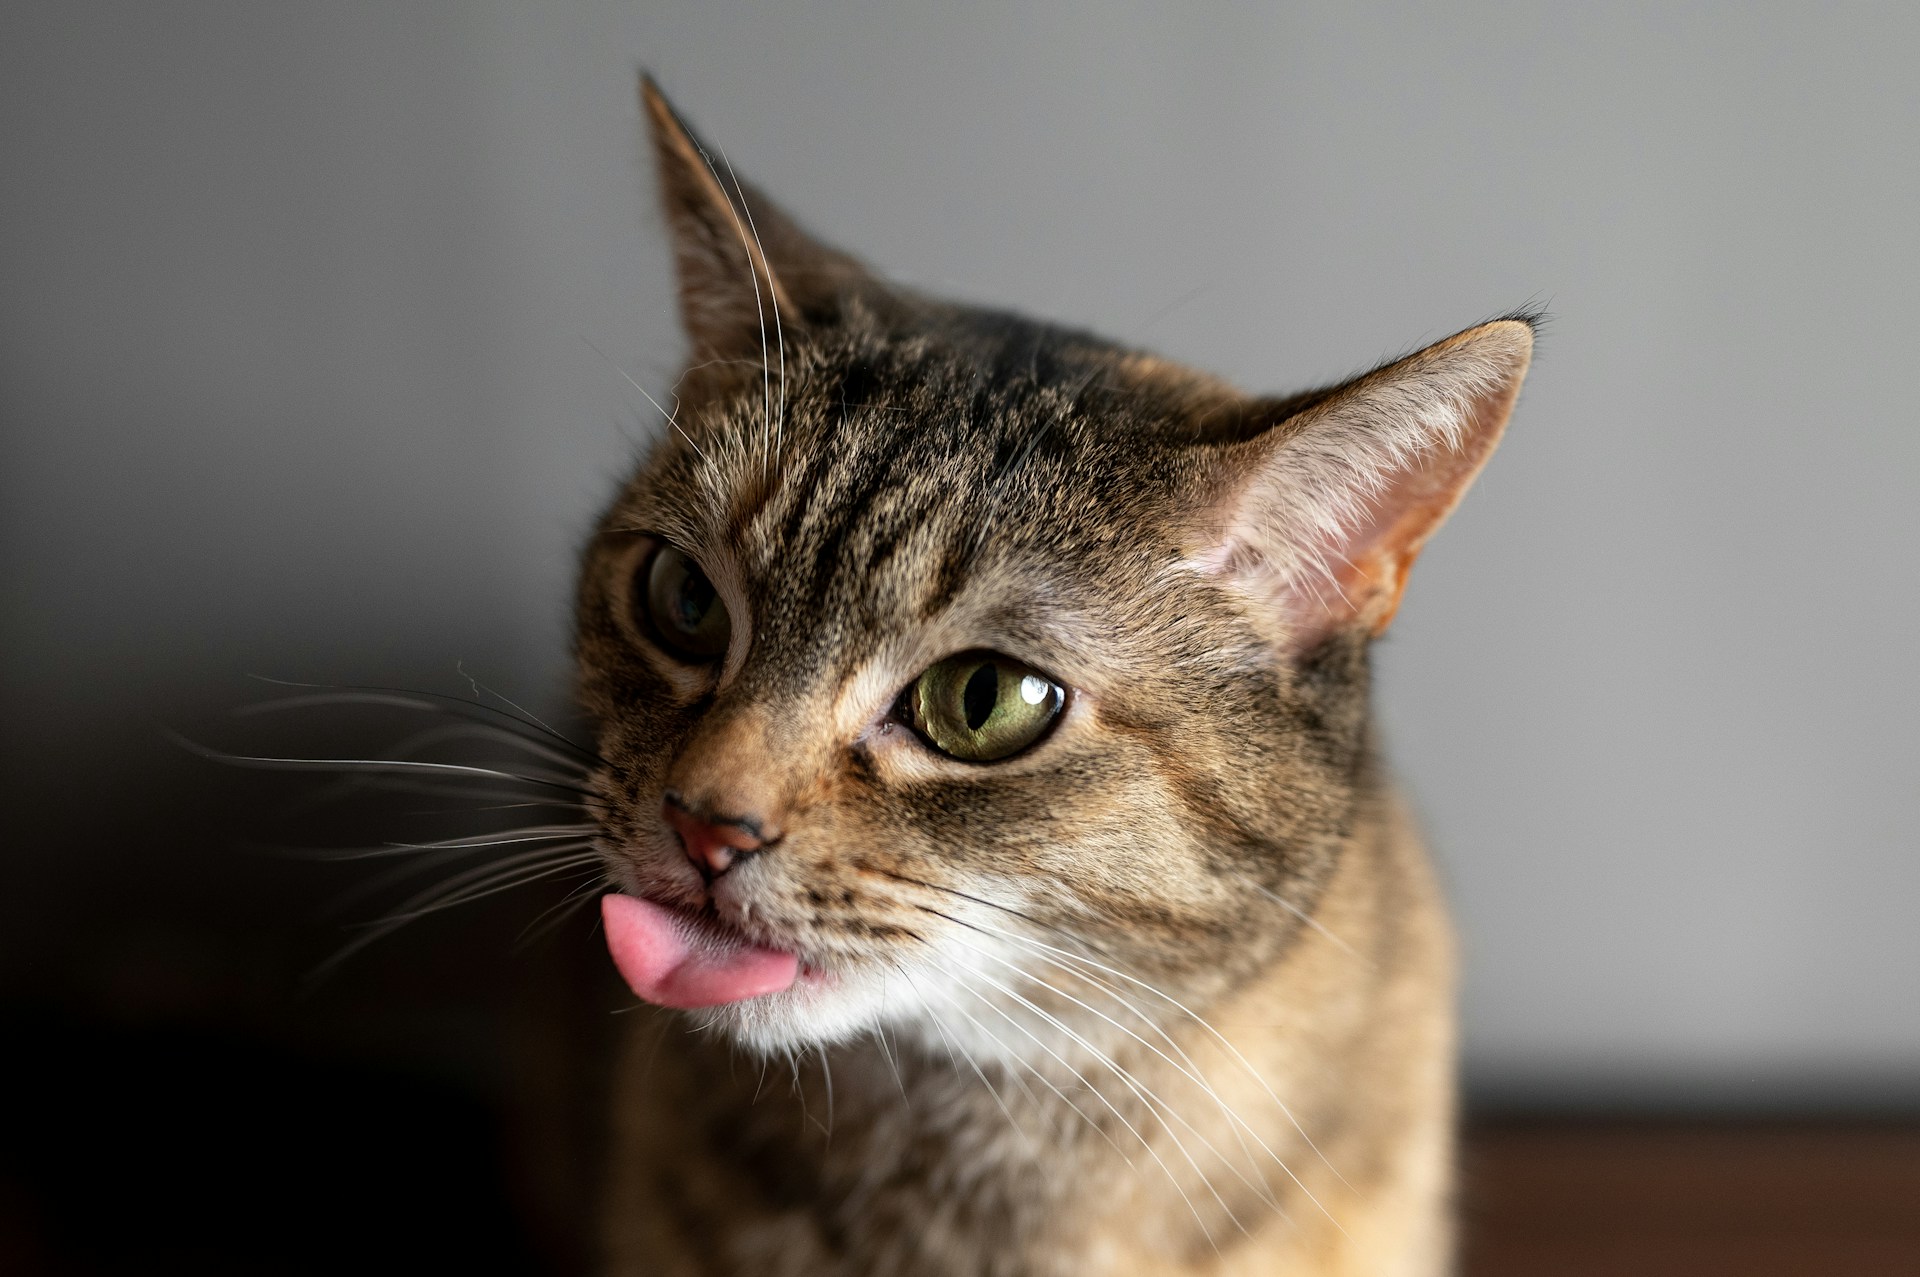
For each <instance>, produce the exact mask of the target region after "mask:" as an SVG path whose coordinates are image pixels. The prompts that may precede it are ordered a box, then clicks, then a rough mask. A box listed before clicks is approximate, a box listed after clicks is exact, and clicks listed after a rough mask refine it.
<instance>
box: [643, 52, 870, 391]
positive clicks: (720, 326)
mask: <svg viewBox="0 0 1920 1277" xmlns="http://www.w3.org/2000/svg"><path fill="white" fill-rule="evenodd" d="M640 104H641V107H642V109H643V110H644V111H645V112H646V115H647V122H648V125H649V129H650V131H651V133H652V136H653V151H654V161H655V166H656V168H657V170H658V174H659V181H660V201H661V205H662V207H663V209H664V210H665V212H666V215H667V227H668V230H669V231H670V232H671V234H672V237H673V258H674V267H675V271H676V273H677V274H678V276H679V282H680V316H681V320H682V322H683V323H684V324H685V326H686V330H687V338H688V340H689V341H690V342H691V343H692V348H693V356H694V358H695V359H696V360H699V359H751V360H759V359H762V358H764V357H765V355H766V353H767V352H768V351H769V350H770V349H771V347H772V345H773V344H774V343H775V341H776V340H777V339H778V335H779V333H780V332H781V331H783V330H792V329H795V328H799V327H802V326H804V325H806V324H808V323H812V322H819V321H822V320H824V319H827V318H830V316H831V315H832V314H833V313H834V312H835V311H836V310H837V309H838V307H839V304H840V302H841V300H842V299H843V298H844V296H845V295H846V294H848V293H849V292H851V291H853V290H855V289H857V288H859V287H860V286H861V285H862V284H863V283H865V282H866V281H868V280H869V279H870V276H868V274H867V272H866V270H865V268H863V267H862V266H861V265H860V264H859V263H858V262H856V261H855V260H854V259H853V258H851V257H849V256H847V255H846V254H845V253H842V252H840V251H839V250H837V249H833V248H830V247H828V246H826V245H825V244H822V243H820V242H819V241H818V240H816V239H814V238H813V237H812V236H811V235H809V234H807V233H806V232H805V231H803V230H802V229H800V227H799V225H798V224H797V223H795V222H794V220H793V219H792V218H791V217H789V216H787V215H786V214H785V213H784V212H782V211H781V210H780V209H779V208H778V207H777V206H776V205H775V204H774V203H773V202H772V201H771V200H769V199H767V197H766V196H764V195H762V194H761V193H760V192H759V191H757V190H756V189H754V188H753V187H752V186H751V185H749V184H747V183H745V182H742V181H740V180H739V179H738V178H737V177H736V176H735V175H734V173H733V169H732V166H731V165H730V164H728V163H727V161H726V159H725V157H724V156H722V155H720V154H718V153H716V152H714V151H712V150H710V149H709V148H708V147H706V146H704V145H703V144H702V143H701V142H700V139H699V138H697V137H696V136H694V133H693V131H692V130H691V129H689V128H688V127H687V125H686V122H685V121H683V120H682V119H681V118H680V115H679V113H678V112H676V111H675V110H674V109H673V106H672V105H671V104H670V103H669V102H668V101H667V99H666V96H665V95H664V94H662V93H661V92H660V88H659V86H658V85H656V84H655V83H654V82H653V80H652V78H651V77H649V76H646V75H642V76H641V77H640Z"/></svg>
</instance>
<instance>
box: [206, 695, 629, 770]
mask: <svg viewBox="0 0 1920 1277" xmlns="http://www.w3.org/2000/svg"><path fill="white" fill-rule="evenodd" d="M249 677H251V678H252V679H253V680H254V681H255V682H259V683H267V684H270V685H272V686H274V687H298V688H304V689H307V690H309V691H314V692H327V693H334V694H349V695H351V694H359V695H378V696H387V697H393V698H396V699H394V700H392V701H383V702H379V703H382V704H394V705H398V706H400V707H401V708H408V709H421V710H429V711H438V712H441V713H455V714H462V715H463V716H468V717H470V716H472V715H473V714H476V713H477V714H488V715H492V716H494V717H495V718H497V719H505V720H506V721H507V722H509V723H515V724H518V725H519V726H521V727H531V728H534V729H535V730H536V731H539V732H540V733H542V734H543V735H545V736H546V737H548V738H549V739H550V740H552V741H553V742H554V743H556V744H559V745H565V746H566V747H567V748H568V749H571V750H574V751H575V752H576V753H578V754H579V755H580V756H581V757H582V758H584V759H586V760H587V761H588V762H592V763H598V764H600V765H602V766H605V765H606V761H607V760H606V759H604V758H602V757H600V755H599V754H598V753H596V752H595V751H594V750H591V749H589V748H587V747H586V746H585V745H582V744H581V743H580V742H579V741H577V740H574V739H573V738H572V737H571V736H568V735H567V734H566V733H564V732H562V731H559V730H558V729H556V728H554V727H551V726H549V725H548V724H546V723H544V722H542V721H540V720H539V719H537V718H532V717H528V718H519V717H516V716H515V715H513V714H510V713H508V712H507V711H505V710H502V709H499V708H497V707H495V706H492V705H486V704H481V703H479V702H476V701H470V700H467V699H465V698H463V697H459V696H449V695H448V694H447V693H445V692H428V691H422V690H420V689H418V688H411V687H383V686H381V685H379V684H371V683H369V684H353V683H337V684H335V683H301V682H296V681H294V680H292V679H285V678H269V677H267V676H266V675H265V674H254V675H250V676H249ZM294 699H298V698H294ZM502 699H505V698H504V697H503V698H502ZM422 702H430V703H422ZM275 703H276V702H272V701H269V702H266V704H268V705H272V704H275ZM509 703H511V702H509ZM238 712H239V713H241V714H242V715H244V714H246V713H248V712H250V711H249V710H247V709H242V710H240V711H238Z"/></svg>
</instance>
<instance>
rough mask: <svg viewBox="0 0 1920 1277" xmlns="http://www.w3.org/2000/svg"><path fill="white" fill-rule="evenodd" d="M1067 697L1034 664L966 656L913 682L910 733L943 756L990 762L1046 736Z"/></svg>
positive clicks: (909, 702) (985, 655)
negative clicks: (924, 739) (912, 732)
mask: <svg viewBox="0 0 1920 1277" xmlns="http://www.w3.org/2000/svg"><path fill="white" fill-rule="evenodd" d="M1066 699H1067V693H1066V689H1065V688H1063V687H1061V686H1060V685H1059V684H1058V683H1056V682H1054V681H1053V680H1052V679H1050V678H1048V677H1047V676H1046V675H1044V674H1042V673H1040V672H1039V671H1038V670H1035V669H1034V668H1033V667H1032V666H1029V665H1022V664H1021V663H1020V662H1018V661H1015V660H1010V659H1008V658H1007V657H1004V656H996V655H994V654H993V653H992V652H967V653H964V654H962V655H960V656H949V657H948V658H947V659H946V660H944V661H941V662H940V663H939V664H937V665H935V666H933V667H932V668H931V669H929V670H928V671H927V672H926V673H924V674H922V675H921V676H920V677H919V678H918V679H916V680H914V684H913V686H912V687H909V688H908V689H907V694H906V698H905V700H906V705H905V710H906V718H907V721H908V723H910V724H911V725H912V727H913V729H914V730H915V731H917V732H919V733H920V734H921V735H922V736H924V737H925V738H926V739H927V741H928V743H930V744H931V745H932V746H933V747H934V748H935V749H937V750H939V751H940V752H941V753H943V754H947V755H949V756H951V757H954V758H959V759H963V760H965V761H967V762H970V763H990V762H993V761H995V760H997V759H1001V758H1006V757H1009V756H1010V755H1013V754H1017V753H1019V752H1020V751H1021V750H1023V749H1025V748H1026V747H1027V746H1029V745H1031V744H1033V742H1035V741H1037V740H1039V739H1040V737H1041V736H1043V735H1045V734H1046V730H1047V728H1048V727H1050V726H1051V725H1052V724H1053V720H1054V719H1055V718H1057V717H1059V714H1060V708H1061V706H1062V705H1063V704H1065V703H1066Z"/></svg>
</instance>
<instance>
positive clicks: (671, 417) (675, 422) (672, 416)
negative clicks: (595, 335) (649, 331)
mask: <svg viewBox="0 0 1920 1277" xmlns="http://www.w3.org/2000/svg"><path fill="white" fill-rule="evenodd" d="M580 340H581V341H584V342H586V343H587V345H589V346H593V353H594V354H596V355H598V356H600V358H602V359H604V360H606V361H607V362H608V363H610V364H612V365H613V370H614V371H615V372H617V373H619V374H620V375H621V376H622V377H624V378H626V382H627V384H628V385H629V386H632V387H633V388H634V389H635V390H637V391H639V392H640V393H641V395H643V396H644V397H645V398H646V401H647V402H648V403H650V404H652V405H653V407H654V411H656V412H658V413H659V414H660V415H661V416H662V417H664V418H666V422H667V424H668V425H669V426H671V427H673V429H675V430H676V431H678V432H679V434H680V437H681V438H682V439H685V440H686V441H687V446H688V447H689V448H692V449H693V451H694V455H696V456H698V457H699V458H700V460H702V461H705V462H706V463H707V464H708V465H712V464H713V462H712V461H711V460H709V459H708V457H707V454H706V452H705V451H704V450H703V449H702V448H701V447H700V445H699V444H697V443H695V442H694V441H693V436H692V435H690V434H688V433H687V431H686V427H685V426H682V425H681V424H680V406H679V402H678V401H677V400H676V401H675V403H674V409H673V411H672V412H668V411H667V410H666V409H665V408H662V407H661V406H660V401H659V400H658V399H655V398H654V397H653V396H652V395H649V394H647V388H646V387H645V386H643V385H641V384H640V383H639V382H637V381H635V380H634V379H633V374H632V373H630V372H628V371H627V370H626V369H625V368H622V367H621V366H620V364H619V363H618V361H616V360H615V359H614V357H613V356H612V355H609V354H608V353H607V352H606V351H604V350H602V349H600V347H598V346H594V345H593V341H592V339H591V338H589V337H587V336H585V335H584V334H583V335H582V336H581V338H580Z"/></svg>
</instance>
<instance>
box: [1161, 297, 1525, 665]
mask: <svg viewBox="0 0 1920 1277" xmlns="http://www.w3.org/2000/svg"><path fill="white" fill-rule="evenodd" d="M1532 352H1533V321H1532V320H1531V319H1525V318H1522V319H1503V320H1497V321H1495V322H1493V323H1490V324H1482V325H1481V326H1479V327H1477V328H1470V329H1468V330H1467V331H1465V332H1462V333H1459V334H1457V335H1455V336H1452V337H1449V338H1447V339H1446V340H1445V341H1442V342H1439V343H1437V344H1436V345H1433V346H1429V347H1427V348H1426V349H1425V350H1422V351H1419V352H1418V353H1416V354H1413V355H1409V356H1407V357H1406V358H1405V359H1401V360H1398V361H1396V362H1394V363H1391V364H1387V365H1385V366H1384V367H1381V368H1378V369H1375V370H1374V371H1373V372H1370V373H1367V374H1366V375H1365V376H1362V377H1359V378H1356V379H1355V380H1353V381H1350V382H1348V383H1346V384H1345V385H1343V386H1339V387H1336V388H1334V389H1332V390H1329V391H1324V392H1319V393H1316V394H1314V395H1311V396H1307V397H1305V398H1304V402H1303V401H1302V399H1301V398H1298V397H1297V398H1295V399H1294V400H1290V401H1285V402H1278V403H1275V404H1274V405H1272V406H1270V407H1267V408H1265V409H1264V411H1265V412H1266V414H1267V415H1266V419H1265V422H1266V424H1264V428H1259V429H1257V432H1256V433H1253V434H1252V435H1251V437H1246V436H1243V437H1242V438H1241V440H1240V441H1239V442H1235V443H1229V444H1226V445H1224V446H1223V447H1222V449H1221V454H1220V461H1221V468H1220V469H1219V470H1217V471H1216V472H1215V473H1216V474H1218V475H1220V476H1222V477H1221V479H1220V480H1218V481H1217V486H1216V489H1215V491H1216V493H1218V494H1220V495H1219V499H1218V500H1217V502H1216V504H1215V505H1214V507H1213V509H1212V510H1211V512H1210V515H1209V518H1208V521H1207V522H1208V532H1209V540H1210V541H1211V545H1209V546H1208V548H1207V550H1206V551H1205V552H1203V553H1202V554H1201V555H1200V556H1199V558H1200V561H1201V562H1202V563H1204V564H1206V565H1207V566H1208V567H1209V568H1210V569H1211V570H1214V571H1218V572H1222V573H1225V574H1227V575H1228V576H1230V577H1231V578H1233V579H1234V581H1235V583H1236V584H1237V585H1238V586H1240V587H1241V588H1242V589H1243V590H1246V591H1247V592H1249V593H1251V594H1253V595H1254V596H1255V597H1256V598H1258V599H1260V600H1261V602H1262V603H1263V605H1265V606H1270V607H1271V608H1273V609H1274V619H1275V620H1277V621H1278V622H1279V624H1280V627H1281V630H1282V632H1283V633H1284V635H1285V640H1284V641H1285V646H1286V647H1287V648H1288V649H1289V650H1290V651H1291V652H1292V653H1293V654H1294V655H1296V656H1297V655H1302V654H1304V653H1306V652H1308V651H1310V650H1312V649H1313V648H1314V647H1316V646H1317V645H1318V644H1319V643H1320V642H1322V641H1324V640H1325V639H1326V638H1328V637H1329V636H1331V635H1332V634H1334V633H1336V632H1340V631H1343V630H1352V629H1364V631H1365V632H1367V633H1369V634H1376V635H1377V634H1379V633H1381V632H1382V631H1384V630H1385V629H1386V628H1387V625H1388V623H1389V622H1390V621H1392V620H1393V615H1394V612H1395V611H1396V610H1397V609H1398V608H1399V606H1400V596H1401V593H1402V592H1403V591H1404V590H1405V589H1406V584H1407V574H1408V572H1409V571H1410V570H1411V569H1412V567H1413V561H1414V559H1415V558H1416V557H1417V556H1418V555H1419V553H1420V549H1421V547H1422V546H1423V545H1425V544H1426V541H1427V538H1428V537H1430V536H1432V535H1433V533H1434V532H1435V531H1436V530H1438V528H1439V527H1440V524H1441V523H1442V522H1444V521H1445V519H1446V517H1447V515H1448V514H1450V513H1451V512H1452V510H1453V507H1454V506H1455V505H1456V504H1458V503H1459V501H1460V498H1461V496H1462V495H1464V494H1465V492H1466V490H1467V487H1468V485H1469V484H1471V483H1472V482H1473V479H1474V476H1475V475H1477V474H1479V473H1480V468H1481V467H1482V466H1484V465H1485V464H1486V462H1487V458H1488V457H1490V456H1491V455H1492V454H1493V449H1494V446H1495V445H1496V444H1498V443H1499V442H1500V435H1501V432H1502V431H1504V430H1505V428H1506V424H1507V418H1508V416H1509V415H1510V414H1511V413H1512V411H1513V405H1514V401H1515V400H1516V399H1517V398H1518V397H1519V394H1520V383H1521V380H1522V379H1523V378H1524V377H1525V376H1526V372H1527V364H1528V362H1529V360H1530V359H1531V357H1532ZM1255 407H1256V411H1255V414H1254V417H1253V420H1254V421H1255V422H1256V423H1258V422H1259V418H1260V413H1261V411H1263V410H1262V409H1261V407H1260V406H1259V405H1256V406H1255Z"/></svg>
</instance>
